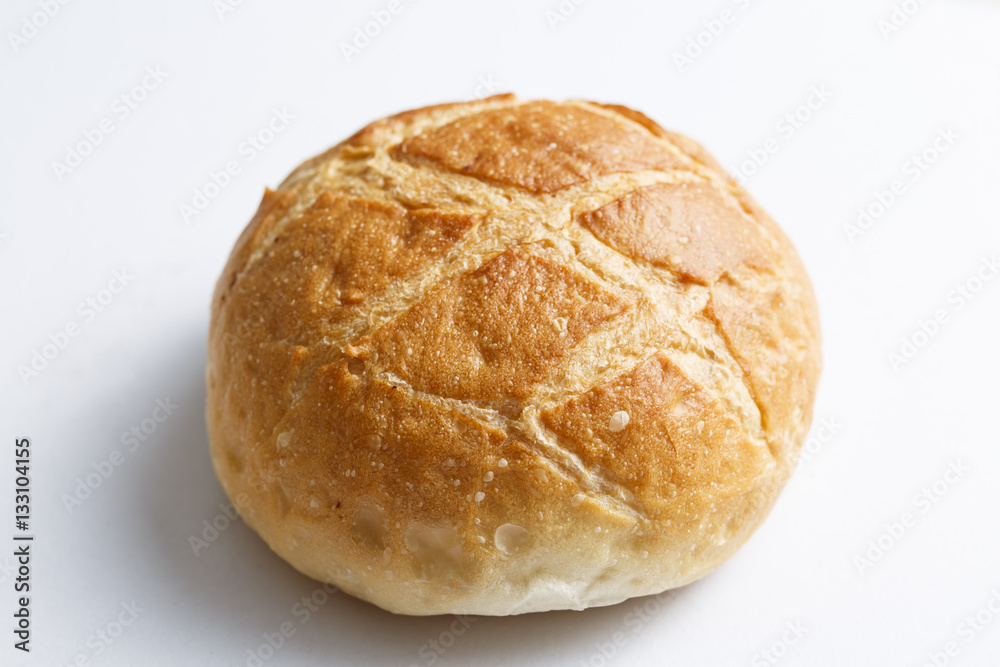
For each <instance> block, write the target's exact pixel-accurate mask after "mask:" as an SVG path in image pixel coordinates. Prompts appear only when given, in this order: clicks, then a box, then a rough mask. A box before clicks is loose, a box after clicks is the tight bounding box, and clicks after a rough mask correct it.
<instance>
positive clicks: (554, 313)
mask: <svg viewBox="0 0 1000 667" xmlns="http://www.w3.org/2000/svg"><path fill="white" fill-rule="evenodd" d="M819 366H820V357H819V325H818V319H817V312H816V305H815V302H814V298H813V294H812V291H811V288H810V285H809V281H808V278H807V276H806V275H805V272H804V270H803V268H802V266H801V264H800V262H799V259H798V257H797V255H796V253H795V250H794V248H793V247H792V246H791V244H790V243H789V241H788V240H787V239H786V238H785V236H784V235H783V234H782V232H781V231H780V230H779V229H778V227H777V226H776V225H775V223H774V222H773V221H772V220H771V219H770V218H769V217H768V216H767V214H766V213H764V212H763V211H762V210H761V209H760V208H759V207H758V206H757V205H756V204H755V203H754V202H753V201H752V200H751V198H750V197H749V195H748V194H747V193H746V192H745V191H744V190H743V189H742V188H741V187H740V186H739V185H737V184H736V183H735V182H734V181H732V180H731V179H730V178H729V177H727V176H726V175H725V173H724V172H723V171H722V170H721V168H720V167H719V166H718V164H717V163H716V162H715V161H714V160H713V159H712V158H711V157H710V156H709V155H708V154H707V153H706V152H705V151H704V150H703V149H702V148H701V147H700V146H698V145H697V144H696V143H694V142H693V141H691V140H690V139H687V138H685V137H683V136H680V135H677V134H674V133H671V132H667V131H665V130H663V129H662V128H660V127H659V126H658V125H656V124H655V123H654V122H652V121H651V120H649V119H648V118H646V117H645V116H643V115H642V114H639V113H638V112H635V111H632V110H631V109H627V108H625V107H620V106H613V105H599V104H593V103H586V102H567V103H554V102H545V101H539V102H522V101H519V100H516V99H515V98H513V97H512V96H500V97H494V98H490V99H487V100H483V101H480V102H473V103H465V104H452V105H442V106H438V107H430V108H425V109H418V110H414V111H409V112H406V113H402V114H399V115H397V116H393V117H390V118H387V119H384V120H381V121H378V122H376V123H373V124H372V125H369V126H368V127H366V128H364V129H363V130H361V131H360V132H358V133H357V134H355V135H354V136H352V137H351V138H349V139H348V140H346V141H344V142H343V143H341V144H339V145H337V146H335V147H334V148H332V149H331V150H329V151H328V152H326V153H325V154H323V155H321V156H319V157H317V158H314V159H313V160H310V161H308V162H306V163H305V164H303V165H302V166H300V167H299V168H298V169H297V170H296V171H295V172H294V173H293V174H292V175H291V176H290V177H289V178H288V179H287V180H286V181H285V183H283V184H282V185H281V187H280V188H278V190H276V191H268V192H267V193H266V194H265V196H264V200H263V202H262V203H261V206H260V209H259V211H258V213H257V215H256V217H255V218H254V219H253V220H252V221H251V223H250V225H249V226H248V227H247V229H246V230H245V231H244V232H243V235H242V236H241V237H240V239H239V241H238V242H237V244H236V247H235V249H234V250H233V253H232V256H231V257H230V260H229V263H228V265H227V266H226V268H225V271H224V273H223V275H222V277H221V278H220V280H219V283H218V287H217V289H216V292H215V296H214V301H213V304H212V325H211V332H210V340H209V364H208V369H207V382H208V408H207V416H208V424H209V430H210V436H211V443H212V444H211V451H212V459H213V462H214V465H215V468H216V471H217V473H218V475H219V478H220V479H221V481H222V484H223V486H224V487H225V489H226V491H227V493H228V494H229V495H230V497H231V498H233V499H234V500H235V501H236V502H237V504H238V505H240V508H241V511H242V513H243V516H244V518H245V519H246V520H247V522H248V523H249V524H250V525H251V526H252V527H253V528H254V529H255V530H256V531H257V532H259V533H260V534H261V536H263V538H264V539H265V540H266V541H267V542H268V544H270V545H271V547H272V548H273V549H274V550H275V551H276V552H278V553H279V554H280V555H281V556H283V557H284V558H285V559H287V560H288V561H289V562H291V563H292V564H293V565H294V566H295V567H297V568H298V569H300V570H301V571H302V572H305V573H306V574H308V575H311V576H313V577H315V578H317V579H321V580H325V581H330V582H333V583H335V584H337V585H338V586H340V587H341V588H342V589H343V590H345V591H347V592H348V593H351V594H353V595H356V596H359V597H361V598H364V599H366V600H370V601H371V602H374V603H375V604H378V605H380V606H382V607H384V608H386V609H389V610H391V611H395V612H401V613H408V614H438V613H477V614H514V613H523V612H530V611H539V610H545V609H557V608H573V609H581V608H584V607H588V606H594V605H604V604H612V603H615V602H618V601H621V600H623V599H625V598H627V597H632V596H638V595H645V594H651V593H657V592H660V591H663V590H665V589H668V588H672V587H676V586H680V585H683V584H686V583H688V582H690V581H693V580H695V579H697V578H698V577H701V576H702V575H704V574H706V573H707V572H708V571H710V570H711V569H712V568H714V567H716V566H717V565H718V564H719V563H721V562H722V561H723V560H724V559H726V558H727V557H728V556H730V555H731V554H732V553H733V552H734V551H735V550H736V549H737V548H738V547H739V546H740V545H741V544H742V543H743V542H744V541H745V540H746V539H747V538H748V537H749V535H750V534H751V533H752V532H753V530H754V529H755V528H756V527H757V526H758V525H759V524H760V522H761V521H762V520H763V518H764V517H765V515H766V514H767V512H768V511H769V509H770V507H771V506H772V504H773V503H774V501H775V499H776V497H777V495H778V493H779V491H780V490H781V488H782V486H783V485H784V483H785V481H786V480H787V478H788V476H789V474H790V472H791V470H792V468H793V467H794V461H795V459H796V457H797V454H798V450H799V446H800V443H801V441H802V439H803V437H804V435H805V433H806V430H807V429H808V426H809V423H810V419H811V406H812V401H813V395H814V391H815V387H816V382H817V378H818V375H819ZM620 412H625V413H626V414H627V415H628V417H629V420H628V423H627V425H626V426H625V427H624V428H619V427H620V426H621V423H622V421H623V420H622V418H621V417H620V416H619V417H614V416H615V415H616V414H617V413H620Z"/></svg>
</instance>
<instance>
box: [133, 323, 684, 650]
mask: <svg viewBox="0 0 1000 667" xmlns="http://www.w3.org/2000/svg"><path fill="white" fill-rule="evenodd" d="M202 341H203V339H202V338H201V337H198V340H196V341H193V340H192V341H188V342H186V343H185V344H180V345H179V349H177V350H175V351H174V352H175V354H177V355H178V356H177V357H175V363H174V364H172V365H170V367H169V369H168V370H167V371H166V372H168V373H170V375H171V377H173V378H178V377H179V376H180V375H182V376H183V378H184V381H183V387H184V388H183V395H182V396H180V397H179V399H178V400H177V402H178V403H179V404H181V405H184V406H187V409H185V410H183V411H178V412H177V414H176V415H174V416H172V417H171V418H170V419H169V420H168V421H167V422H166V423H164V424H163V428H164V431H165V433H164V434H163V436H162V439H160V440H159V443H158V445H157V446H156V447H155V449H153V450H152V451H151V452H150V456H148V457H146V458H145V459H144V463H143V470H142V473H141V474H142V475H143V476H144V479H143V482H144V483H143V484H142V485H141V490H140V491H139V495H140V498H138V499H137V503H136V509H137V510H138V511H139V513H140V515H141V516H140V517H138V519H139V520H138V521H137V522H136V525H137V526H139V525H141V526H142V527H143V528H144V530H145V532H144V533H143V534H141V535H136V536H135V539H136V540H137V542H138V543H137V544H135V545H134V549H135V551H136V552H138V553H139V556H138V557H139V558H140V559H141V563H142V565H141V567H143V568H148V569H149V577H150V579H151V580H152V581H157V582H159V583H158V584H156V585H154V584H151V588H152V590H150V591H149V592H148V593H149V596H151V597H153V598H154V599H155V606H156V608H157V613H158V614H162V615H170V616H174V617H173V618H167V617H164V618H162V619H161V620H162V622H163V623H164V625H165V626H166V627H168V628H171V629H176V628H181V627H183V628H185V636H184V637H173V638H172V641H181V640H183V641H184V642H185V643H186V644H187V649H186V652H192V651H193V652H195V653H197V654H200V655H203V657H204V661H205V664H208V663H212V664H216V663H218V664H236V665H247V664H251V665H256V664H261V665H283V664H287V665H312V664H316V665H328V664H338V665H352V664H385V665H431V664H433V665H515V664H516V665H523V664H525V663H529V664H530V663H533V662H537V663H543V664H573V665H576V664H580V662H582V663H583V664H595V663H593V662H592V661H594V660H596V661H597V663H600V664H604V662H602V660H606V658H605V656H604V655H602V654H606V653H607V652H608V651H614V652H615V653H619V652H621V651H624V649H625V647H626V644H627V643H628V642H629V641H630V640H631V638H633V637H635V636H637V635H638V634H639V633H640V632H641V631H642V630H643V626H644V625H645V624H646V623H647V622H648V621H649V620H650V618H651V617H650V615H649V612H648V611H647V612H646V613H644V612H643V610H653V612H655V611H658V610H659V609H660V608H662V607H666V606H668V605H669V602H668V601H667V600H665V599H664V600H660V599H656V598H646V599H645V600H646V601H645V602H644V601H642V600H633V601H629V602H626V603H623V604H620V605H616V606H612V607H601V608H595V609H589V610H586V611H582V612H573V611H559V612H547V613H540V614H527V615H521V616H511V617H485V616H483V617H477V616H472V617H456V616H429V617H410V616H399V615H395V614H391V613H389V612H386V611H383V610H382V609H380V608H378V607H375V606H374V605H371V604H368V603H366V602H363V601H360V600H357V599H355V598H352V597H350V596H348V595H346V594H344V593H340V592H337V591H334V592H333V593H331V594H327V593H326V591H325V590H324V589H323V587H322V584H321V583H320V582H317V581H315V580H313V579H310V578H309V577H306V576H305V575H302V574H300V573H299V572H298V571H296V570H295V569H294V568H292V567H291V566H290V565H288V564H287V563H286V562H285V561H283V560H282V559H281V558H279V557H278V556H277V555H276V554H275V553H274V552H272V551H271V550H270V548H269V547H268V546H267V544H266V543H265V542H264V541H263V540H262V539H260V538H259V537H258V536H257V535H256V533H254V532H253V531H252V530H251V529H250V528H249V527H247V526H246V525H245V524H244V523H243V522H242V521H240V520H239V519H238V518H236V519H233V518H230V516H229V513H231V511H229V506H228V500H227V498H226V496H225V493H224V492H223V490H222V487H221V486H220V484H219V482H218V481H217V480H216V477H215V473H214V471H213V469H212V464H211V460H210V458H209V454H208V436H207V433H206V429H205V420H204V409H203V406H204V401H205V387H204V381H203V375H204V364H205V352H204V344H203V342H202ZM173 386H177V382H176V381H175V382H174V383H173ZM150 603H151V606H152V605H153V604H154V603H153V601H152V600H151V601H150ZM616 633H617V634H616ZM623 638H624V639H623ZM616 640H617V641H616ZM275 646H276V647H277V648H275ZM187 654H188V655H190V653H187ZM254 656H256V660H258V661H259V662H257V661H255V660H254ZM608 662H610V661H608Z"/></svg>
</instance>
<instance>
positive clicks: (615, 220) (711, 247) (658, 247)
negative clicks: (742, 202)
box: [580, 181, 774, 285]
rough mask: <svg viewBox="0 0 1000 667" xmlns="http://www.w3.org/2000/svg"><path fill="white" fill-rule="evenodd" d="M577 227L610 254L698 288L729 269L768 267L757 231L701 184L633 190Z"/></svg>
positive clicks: (584, 217)
mask: <svg viewBox="0 0 1000 667" xmlns="http://www.w3.org/2000/svg"><path fill="white" fill-rule="evenodd" d="M580 223H581V224H582V225H583V226H585V227H586V228H587V229H589V230H590V231H591V232H593V233H594V234H595V235H597V236H598V237H600V238H601V239H602V240H603V241H604V242H605V243H607V244H608V245H611V246H612V247H614V248H615V249H616V250H618V251H620V252H623V253H625V254H627V255H629V256H631V257H635V258H641V259H644V260H646V261H649V262H652V263H653V264H655V265H656V266H659V267H663V268H667V269H671V270H673V271H675V272H676V273H678V274H680V275H681V277H683V278H684V279H687V280H693V281H695V282H698V283H701V284H704V285H711V284H713V283H715V282H716V281H717V280H718V279H719V277H720V276H721V275H722V274H723V273H726V272H727V271H729V270H732V269H734V268H738V267H742V266H746V267H750V268H753V269H756V270H758V271H771V270H772V269H773V265H774V262H773V260H772V258H771V256H770V254H771V249H770V246H769V244H768V241H767V238H766V236H765V232H764V231H763V229H762V228H760V227H758V226H756V225H748V224H747V221H746V218H745V217H744V215H743V212H742V211H741V210H740V209H738V208H736V207H735V206H733V205H732V204H730V203H729V202H728V201H726V200H725V199H724V198H723V197H722V196H721V195H720V194H719V192H718V191H717V190H716V189H715V188H714V187H712V186H711V185H710V184H709V183H707V182H704V181H691V182H687V181H684V182H680V183H654V184H652V185H648V186H646V187H643V188H638V189H636V190H633V191H632V192H629V193H628V194H626V195H623V196H621V197H619V198H618V199H616V200H615V201H613V202H610V203H608V204H605V205H604V206H602V207H601V208H599V209H596V210H594V211H588V212H587V213H585V214H583V215H582V216H580Z"/></svg>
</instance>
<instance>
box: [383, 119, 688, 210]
mask: <svg viewBox="0 0 1000 667" xmlns="http://www.w3.org/2000/svg"><path fill="white" fill-rule="evenodd" d="M393 155H394V156H395V157H397V158H399V159H408V158H425V159H427V160H431V161H433V162H437V163H438V164H441V165H442V166H444V167H446V168H448V169H451V170H452V171H456V172H459V173H463V174H468V175H470V176H475V177H478V178H482V179H486V180H489V181H494V182H497V183H503V184H506V185H513V186H515V187H519V188H523V189H525V190H527V191H529V192H533V193H550V192H555V191H556V190H560V189H562V188H565V187H568V186H570V185H576V184H578V183H582V182H586V181H589V180H592V179H594V178H596V177H598V176H604V175H607V174H614V173H621V172H629V171H640V170H643V169H672V168H677V167H681V166H683V164H682V163H681V161H680V160H679V159H678V158H677V156H676V155H675V154H674V153H673V152H672V151H670V150H669V149H668V148H667V147H665V146H663V145H660V144H656V143H654V142H651V141H648V140H647V136H646V134H645V133H644V132H642V131H639V130H638V129H636V128H633V127H630V126H628V125H625V124H623V123H618V122H615V120H614V119H613V118H609V117H607V116H604V115H601V114H596V113H594V112H592V111H590V110H588V109H587V108H586V107H583V106H579V107H577V106H571V105H567V104H563V105H557V104H555V103H554V102H545V101H542V102H528V103H526V104H523V105H520V106H517V107H504V108H499V109H491V110H488V111H483V112H481V113H478V114H474V115H470V116H463V117H461V118H458V119H456V120H454V121H452V122H450V123H448V124H446V125H443V126H441V127H438V128H436V129H434V130H432V131H430V132H426V133H423V134H420V135H418V136H415V137H411V138H409V139H406V140H405V141H403V142H402V143H401V144H399V146H397V147H396V148H395V149H394V150H393Z"/></svg>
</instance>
